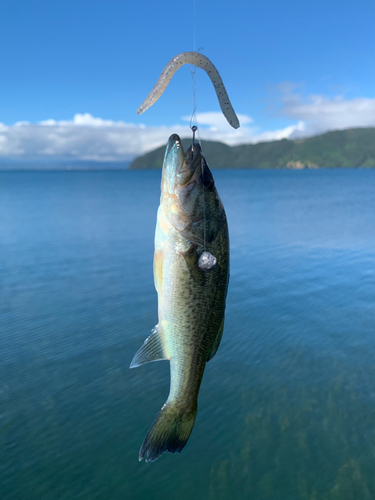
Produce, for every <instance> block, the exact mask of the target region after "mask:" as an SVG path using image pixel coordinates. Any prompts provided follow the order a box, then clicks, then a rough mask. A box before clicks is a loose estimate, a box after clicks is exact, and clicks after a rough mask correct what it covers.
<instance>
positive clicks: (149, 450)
mask: <svg viewBox="0 0 375 500" xmlns="http://www.w3.org/2000/svg"><path fill="white" fill-rule="evenodd" d="M196 415H197V406H196V405H195V408H194V409H188V410H186V407H185V408H183V409H182V408H181V406H180V405H178V404H177V403H176V402H173V401H170V402H168V401H167V403H166V404H165V405H164V406H163V408H162V409H161V410H160V413H159V414H158V416H157V417H156V418H155V420H154V423H153V424H152V426H151V428H150V430H149V431H148V433H147V436H146V438H145V440H144V441H143V444H142V446H141V449H140V450H139V461H141V460H142V458H143V457H145V460H146V462H154V461H155V460H156V459H158V458H159V457H160V455H162V454H163V453H164V452H165V451H169V452H170V453H180V451H181V450H182V449H183V448H184V446H185V445H186V443H187V441H188V439H189V436H190V434H191V431H192V429H193V425H194V422H195V417H196Z"/></svg>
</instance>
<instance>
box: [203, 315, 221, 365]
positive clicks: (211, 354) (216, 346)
mask: <svg viewBox="0 0 375 500" xmlns="http://www.w3.org/2000/svg"><path fill="white" fill-rule="evenodd" d="M223 331H224V316H223V319H222V321H221V324H220V327H219V330H218V332H217V334H216V337H215V340H214V343H213V344H212V347H211V351H210V352H209V354H208V358H207V361H210V359H212V358H213V357H214V356H215V354H216V352H217V350H218V349H219V345H220V342H221V338H222V336H223Z"/></svg>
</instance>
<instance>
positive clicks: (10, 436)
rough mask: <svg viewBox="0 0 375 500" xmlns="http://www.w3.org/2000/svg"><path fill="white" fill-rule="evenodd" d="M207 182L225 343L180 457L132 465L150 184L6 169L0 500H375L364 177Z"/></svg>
mask: <svg viewBox="0 0 375 500" xmlns="http://www.w3.org/2000/svg"><path fill="white" fill-rule="evenodd" d="M215 178H216V182H217V186H218V190H219V192H220V195H221V197H222V200H223V202H224V205H225V207H226V210H227V215H228V221H229V228H230V237H231V281H230V288H229V295H228V303H227V319H226V327H225V332H224V337H223V341H222V345H221V346H220V349H219V351H218V353H217V355H216V356H215V358H214V359H213V360H212V361H210V363H209V364H208V366H207V370H206V373H205V376H204V379H203V384H202V389H201V393H200V398H199V405H200V409H199V412H198V417H197V422H196V425H195V428H194V431H193V434H192V436H191V438H190V441H189V443H188V445H187V447H186V449H185V450H184V451H183V453H182V454H181V455H180V456H172V455H164V456H163V457H162V458H161V459H160V460H158V461H157V462H155V463H153V464H145V463H138V459H137V457H138V450H139V447H140V445H141V443H142V440H143V438H144V435H145V434H146V432H147V429H148V426H149V425H150V423H151V422H152V420H153V418H154V416H155V415H156V413H157V412H158V410H159V409H160V406H161V405H162V404H163V403H164V401H165V399H166V396H167V394H168V390H169V387H168V384H169V368H168V364H167V363H151V364H149V365H146V366H144V367H140V368H138V369H137V370H131V371H130V370H129V369H128V366H129V363H130V361H131V358H132V356H133V354H134V352H135V351H136V350H137V349H138V348H139V346H140V344H141V343H142V342H143V340H144V338H145V337H146V335H147V334H148V332H149V331H150V330H151V328H152V327H153V326H154V324H155V322H156V311H157V303H156V293H155V291H154V287H153V276H152V253H153V236H154V229H155V220H156V209H157V205H158V199H159V184H160V172H153V171H150V172H132V171H124V172H116V171H112V172H0V352H1V363H0V498H1V500H11V499H12V500H13V499H16V500H57V499H58V500H65V499H66V500H68V499H69V500H72V499H74V500H75V499H84V500H93V499H98V500H108V499H111V500H117V499H118V500H120V499H124V498H125V499H126V500H132V499H134V500H135V499H137V500H142V499H147V500H156V499H158V500H159V499H160V498H163V499H164V500H176V499H179V500H185V499H186V500H187V499H189V500H191V499H192V498H194V499H196V500H200V499H202V500H208V499H215V500H227V499H231V500H233V499H236V500H241V499H246V500H247V499H250V498H253V499H256V500H266V499H270V500H305V499H306V500H307V499H308V500H341V499H342V500H344V499H345V500H351V499H353V500H367V499H372V498H373V497H374V495H375V488H374V480H373V470H374V465H375V462H374V451H375V442H374V437H375V432H374V416H375V393H374V384H373V380H374V371H375V370H374V351H375V345H374V344H375V343H374V337H373V331H374V227H375V224H374V222H375V220H374V219H375V215H374V198H375V190H374V187H375V171H374V170H372V169H368V170H365V169H347V170H317V171H218V172H216V173H215Z"/></svg>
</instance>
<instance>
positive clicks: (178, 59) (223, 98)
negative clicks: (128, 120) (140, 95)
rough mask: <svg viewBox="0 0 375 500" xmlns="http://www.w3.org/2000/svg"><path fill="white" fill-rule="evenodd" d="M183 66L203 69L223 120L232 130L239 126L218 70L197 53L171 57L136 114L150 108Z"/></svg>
mask: <svg viewBox="0 0 375 500" xmlns="http://www.w3.org/2000/svg"><path fill="white" fill-rule="evenodd" d="M184 64H193V65H194V66H198V67H199V68H202V69H204V71H205V72H206V73H207V75H208V76H209V77H210V79H211V82H212V84H213V86H214V87H215V91H216V95H217V98H218V99H219V104H220V108H221V111H222V112H223V114H224V116H225V118H226V119H227V120H228V123H229V124H230V125H231V126H232V127H233V128H238V127H239V126H240V122H239V120H238V118H237V115H236V113H235V112H234V109H233V107H232V104H231V102H230V100H229V97H228V94H227V91H226V90H225V87H224V83H223V80H222V79H221V76H220V75H219V72H218V70H217V69H216V68H215V66H214V65H213V64H212V62H211V61H210V60H209V59H208V58H207V57H205V56H204V55H202V54H200V53H199V52H182V53H181V54H178V55H177V56H175V57H173V59H171V60H170V61H169V63H168V64H167V65H166V67H165V68H164V69H163V71H162V73H161V75H160V76H159V79H158V81H157V82H156V85H155V87H154V88H153V89H152V90H151V92H150V93H149V95H148V96H147V97H146V99H145V100H144V101H143V103H142V104H141V105H140V106H139V108H138V109H137V113H138V114H139V115H141V114H142V113H143V112H144V111H146V109H148V108H149V107H150V106H152V105H153V104H154V102H156V101H157V100H158V99H159V97H160V96H161V95H162V94H163V92H164V90H165V89H166V88H167V87H168V84H169V82H170V81H171V78H172V76H173V75H174V74H175V73H176V71H177V70H178V68H180V67H181V66H182V65H184Z"/></svg>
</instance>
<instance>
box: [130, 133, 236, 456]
mask: <svg viewBox="0 0 375 500" xmlns="http://www.w3.org/2000/svg"><path fill="white" fill-rule="evenodd" d="M228 282H229V234H228V224H227V218H226V214H225V210H224V207H223V204H222V202H221V200H220V197H219V195H218V192H217V190H216V187H215V182H214V178H213V176H212V173H211V171H210V169H209V167H208V165H207V162H206V160H205V158H204V156H203V153H202V149H201V146H200V144H199V143H193V144H192V145H191V146H190V147H189V148H188V149H187V151H186V152H184V150H183V147H182V144H181V139H180V137H179V136H178V135H177V134H173V135H171V136H170V138H169V141H168V144H167V148H166V151H165V157H164V163H163V171H162V180H161V197H160V206H159V208H158V212H157V224H156V231H155V253H154V283H155V288H156V291H157V295H158V323H157V325H156V326H155V328H154V329H153V330H152V334H151V335H150V336H149V337H148V338H147V339H146V340H145V342H144V343H143V345H142V347H141V348H140V349H139V350H138V351H137V353H136V354H135V356H134V358H133V360H132V362H131V365H130V368H135V367H137V366H140V365H143V364H144V363H148V362H151V361H158V360H169V363H170V391H169V396H168V399H167V401H166V402H165V404H164V405H163V407H162V408H161V410H160V413H159V414H158V415H157V417H156V418H155V420H154V423H153V424H152V426H151V428H150V430H149V431H148V433H147V435H146V438H145V440H144V442H143V444H142V446H141V449H140V451H139V460H140V461H141V460H142V459H143V458H145V461H146V462H153V461H155V460H156V459H157V458H159V457H160V456H161V455H162V454H163V453H164V452H166V451H168V452H170V453H180V452H181V450H182V449H183V448H184V446H185V445H186V443H187V441H188V439H189V437H190V434H191V432H192V429H193V426H194V422H195V418H196V414H197V409H198V393H199V388H200V385H201V382H202V377H203V373H204V370H205V368H206V363H207V362H208V361H209V360H210V359H212V358H213V356H215V354H216V352H217V349H218V347H219V344H220V341H221V338H222V335H223V329H224V316H225V304H226V297H227V290H228Z"/></svg>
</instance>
